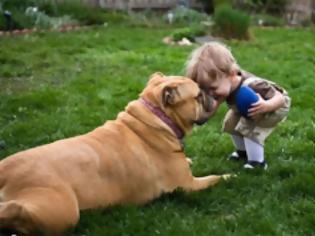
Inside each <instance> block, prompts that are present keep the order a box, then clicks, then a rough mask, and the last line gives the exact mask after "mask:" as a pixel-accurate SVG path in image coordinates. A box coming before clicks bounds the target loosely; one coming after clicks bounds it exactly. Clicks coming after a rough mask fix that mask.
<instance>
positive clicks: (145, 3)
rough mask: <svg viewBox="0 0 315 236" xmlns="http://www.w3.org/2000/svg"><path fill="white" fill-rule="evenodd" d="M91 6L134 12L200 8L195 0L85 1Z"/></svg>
mask: <svg viewBox="0 0 315 236" xmlns="http://www.w3.org/2000/svg"><path fill="white" fill-rule="evenodd" d="M85 1H86V2H87V3H89V4H91V5H93V6H100V7H102V8H107V9H116V10H135V9H170V8H173V7H176V6H177V5H187V6H189V7H197V8H198V7H201V4H200V2H198V1H197V0H85Z"/></svg>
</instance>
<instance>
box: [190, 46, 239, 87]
mask: <svg viewBox="0 0 315 236" xmlns="http://www.w3.org/2000/svg"><path fill="white" fill-rule="evenodd" d="M239 70H240V67H239V66H238V64H237V62H236V60H235V58H234V57H233V55H232V53H231V51H230V50H229V49H228V48H227V47H226V46H225V45H224V44H222V43H218V42H210V43H206V44H204V45H202V46H201V47H199V48H197V49H196V50H194V51H193V52H192V54H191V55H190V58H189V59H188V61H187V62H186V76H187V77H190V78H191V79H193V80H194V81H196V82H197V83H198V84H199V85H202V84H204V83H207V84H209V83H210V82H212V81H214V80H217V79H220V78H224V77H227V76H229V75H231V74H232V73H233V72H236V73H237V72H238V71H239Z"/></svg>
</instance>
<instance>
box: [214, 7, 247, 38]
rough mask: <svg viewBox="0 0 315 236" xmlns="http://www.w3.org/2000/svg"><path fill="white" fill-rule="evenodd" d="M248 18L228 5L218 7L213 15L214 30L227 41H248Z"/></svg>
mask: <svg viewBox="0 0 315 236" xmlns="http://www.w3.org/2000/svg"><path fill="white" fill-rule="evenodd" d="M249 26H250V16H249V15H247V14H246V13H243V12H241V11H238V10H234V9H232V7H230V6H228V5H220V6H219V7H218V8H216V9H215V13H214V30H215V33H216V34H218V35H219V36H222V37H224V38H227V39H231V38H236V39H249Z"/></svg>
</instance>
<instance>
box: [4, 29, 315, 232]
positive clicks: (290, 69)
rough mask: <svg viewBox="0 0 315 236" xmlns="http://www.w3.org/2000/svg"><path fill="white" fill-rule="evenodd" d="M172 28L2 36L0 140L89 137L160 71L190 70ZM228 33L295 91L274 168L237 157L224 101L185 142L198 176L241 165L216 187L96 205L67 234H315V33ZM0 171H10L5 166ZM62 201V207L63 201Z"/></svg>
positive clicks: (262, 71) (250, 58)
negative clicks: (246, 36)
mask: <svg viewBox="0 0 315 236" xmlns="http://www.w3.org/2000/svg"><path fill="white" fill-rule="evenodd" d="M171 31H172V29H170V28H162V29H160V28H151V29H150V28H141V27H136V28H132V29H131V28H126V27H124V26H119V25H117V26H115V27H114V26H111V25H109V26H108V27H97V28H91V29H86V30H82V31H77V32H71V33H63V34H59V33H56V32H52V33H38V34H32V35H29V36H21V37H10V38H9V37H1V38H0V140H4V141H5V142H6V145H7V147H6V149H4V150H0V158H4V157H6V156H8V155H9V154H12V153H14V152H17V151H20V150H24V149H27V148H30V147H34V146H37V145H41V144H45V143H49V142H52V141H54V140H57V139H62V138H66V137H70V136H74V135H77V134H82V133H85V132H87V131H90V130H92V129H93V128H95V127H97V126H100V125H102V124H103V123H104V122H105V121H106V120H108V119H115V117H116V115H117V113H118V112H119V111H121V110H123V109H124V107H125V106H126V104H127V103H128V101H130V100H134V99H137V96H138V94H139V93H140V91H141V90H142V89H143V87H144V86H145V84H146V81H147V79H148V77H149V76H150V75H151V74H152V73H153V72H155V71H161V72H163V73H164V74H167V75H169V74H176V75H182V74H184V63H185V61H186V58H187V57H188V55H189V53H190V52H191V50H193V48H194V47H195V46H192V47H180V46H167V45H164V44H163V43H162V38H163V37H164V36H167V35H169V34H170V32H171ZM253 34H254V38H253V39H252V40H251V41H250V42H244V41H227V42H226V43H227V44H228V45H229V46H230V47H231V48H232V51H233V53H234V55H235V57H236V58H237V59H238V62H239V64H240V65H241V66H242V67H243V68H244V69H246V70H248V71H251V72H253V73H256V74H258V75H260V76H262V77H265V78H268V79H271V80H273V81H275V82H277V83H279V84H281V85H282V86H283V87H285V88H286V89H287V90H288V92H289V94H290V96H291V97H292V101H293V102H292V109H291V111H290V114H289V117H288V120H287V121H286V122H284V123H283V124H281V125H280V126H279V127H277V129H276V131H275V132H274V133H273V134H272V135H271V136H270V138H269V139H268V140H267V143H266V159H267V161H268V164H269V169H268V171H266V172H247V171H244V170H243V169H242V165H241V164H240V163H234V162H233V163H231V162H229V161H227V160H226V157H227V156H228V154H229V153H230V152H231V151H232V150H233V147H232V143H231V140H230V138H229V136H228V135H226V134H222V133H221V132H220V126H221V120H222V118H223V116H224V112H225V111H226V107H225V106H222V107H221V108H220V110H219V111H218V112H217V114H216V115H215V116H214V117H213V118H212V119H211V120H210V121H209V122H208V123H207V124H206V125H204V126H202V127H196V129H194V131H193V134H192V135H191V136H189V137H187V138H186V139H185V152H186V153H187V156H189V157H191V158H192V159H193V161H194V163H193V165H192V170H193V173H194V175H196V176H202V175H207V174H210V173H217V174H221V173H227V172H228V173H237V174H238V178H235V179H233V180H231V181H229V182H222V183H220V184H219V185H217V186H216V187H214V188H212V189H207V190H204V191H201V192H198V193H191V194H185V193H183V192H181V191H176V192H175V193H173V194H168V195H164V196H162V197H161V198H159V199H157V200H155V201H153V202H152V203H149V204H147V205H145V206H117V207H111V208H110V209H105V210H94V211H87V212H84V213H83V214H82V215H81V219H80V223H79V224H78V226H77V227H76V228H75V229H74V230H73V231H72V232H69V233H68V234H67V235H69V236H70V235H86V236H96V235H98V236H104V235H106V236H113V235H117V236H118V235H119V236H127V235H139V236H140V235H172V236H176V235H180V236H185V235H189V236H194V235H196V236H203V235H204V236H209V235H248V236H253V235H284V236H287V235H315V188H314V181H315V177H314V169H315V161H314V158H315V154H314V152H315V112H314V104H315V96H314V88H315V56H314V55H315V37H314V35H315V30H314V28H313V29H311V28H304V29H290V28H265V29H262V28H261V29H259V28H255V29H253ZM0 174H1V173H0ZM55 204H58V203H55Z"/></svg>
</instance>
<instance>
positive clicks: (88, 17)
mask: <svg viewBox="0 0 315 236" xmlns="http://www.w3.org/2000/svg"><path fill="white" fill-rule="evenodd" d="M39 7H40V10H42V11H44V12H45V13H46V14H48V15H49V16H54V17H59V16H64V15H68V16H70V17H71V18H73V19H76V20H78V21H79V22H80V23H81V24H84V25H94V24H103V23H104V22H105V21H106V18H105V12H104V11H103V10H102V9H99V8H93V7H91V6H89V5H87V4H85V3H83V2H81V1H75V0H68V1H63V2H56V3H53V2H51V1H45V2H43V3H41V4H40V6H39Z"/></svg>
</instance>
